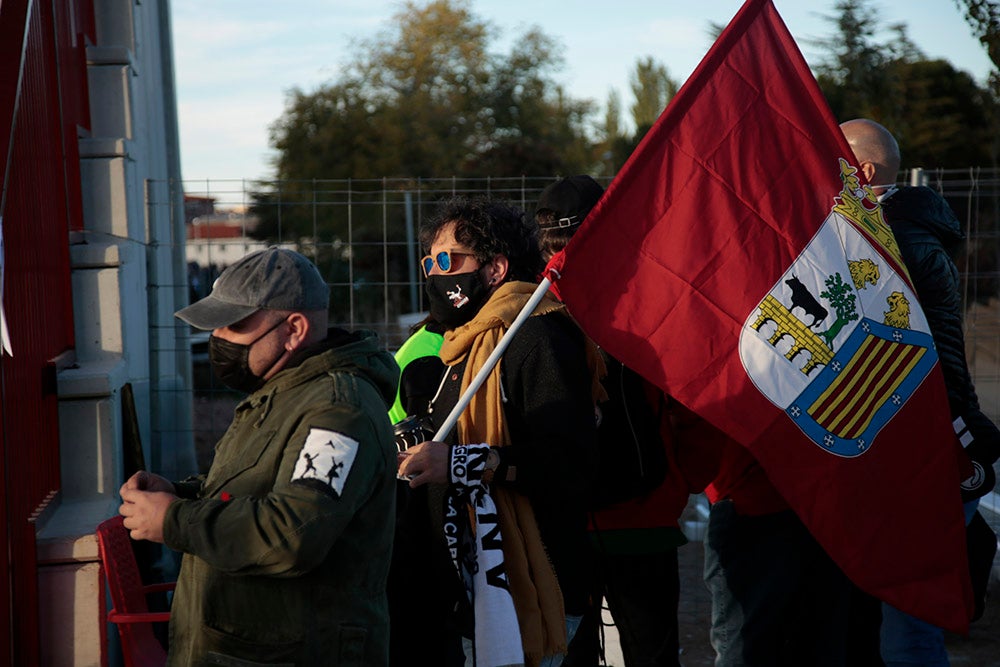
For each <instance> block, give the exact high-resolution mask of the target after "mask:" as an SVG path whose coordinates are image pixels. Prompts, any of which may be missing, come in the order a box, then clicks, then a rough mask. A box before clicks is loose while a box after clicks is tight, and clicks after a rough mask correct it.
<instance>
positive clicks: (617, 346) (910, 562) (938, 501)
mask: <svg viewBox="0 0 1000 667" xmlns="http://www.w3.org/2000/svg"><path fill="white" fill-rule="evenodd" d="M862 178H863V177H862V176H861V175H860V173H859V171H858V169H857V165H856V164H854V156H853V154H852V152H851V149H850V147H849V146H848V144H847V142H846V140H845V139H844V137H843V134H842V133H841V132H840V129H839V126H838V124H837V121H836V120H835V119H834V118H833V115H832V113H831V112H830V110H829V107H828V105H827V104H826V101H825V99H824V98H823V95H822V93H821V92H820V90H819V87H818V85H817V84H816V81H815V79H814V78H813V76H812V74H811V72H810V71H809V68H808V66H807V64H806V63H805V61H804V59H803V58H802V55H801V53H800V52H799V50H798V48H797V46H796V45H795V42H794V40H793V39H792V37H791V35H790V34H789V33H788V30H787V28H786V27H785V25H784V23H783V22H782V21H781V18H780V17H779V16H778V14H777V11H776V10H775V9H774V7H773V5H772V3H771V2H770V0H748V2H746V4H745V5H744V6H743V8H742V9H741V10H740V12H739V13H738V14H737V16H736V17H735V18H734V19H733V21H732V22H731V23H730V25H729V26H728V27H727V28H726V30H725V31H724V32H723V33H722V34H721V35H720V37H719V39H718V40H717V41H716V43H715V44H714V46H713V47H712V49H711V50H710V51H709V53H708V54H707V55H706V56H705V58H704V59H703V61H702V62H701V64H700V65H699V66H698V68H697V69H696V70H695V72H694V73H693V74H692V76H691V77H690V79H689V80H688V81H687V82H686V83H685V85H684V86H683V87H682V89H681V90H680V91H679V92H678V94H677V96H676V97H675V98H674V99H673V100H672V101H671V103H670V105H669V106H668V107H667V109H666V110H665V111H664V113H663V114H662V115H661V117H660V119H659V120H658V121H657V123H656V124H655V125H654V126H653V128H652V129H651V130H650V131H649V132H648V133H647V135H646V136H645V138H644V139H643V141H642V143H641V144H640V145H639V147H638V148H637V149H636V151H635V152H634V153H633V155H632V156H631V158H630V159H629V161H628V162H627V163H626V164H625V166H624V167H623V168H622V170H621V171H620V172H619V174H618V175H617V176H616V177H615V179H614V181H613V182H612V183H611V184H610V186H609V187H608V190H607V192H606V193H605V195H604V197H603V198H602V199H601V201H600V202H598V204H597V206H595V208H594V209H593V210H592V211H591V213H590V215H589V216H588V217H587V219H586V221H585V222H584V223H583V225H581V227H580V229H579V230H578V231H577V233H576V234H575V235H574V237H573V239H572V241H571V242H570V243H569V245H568V246H567V248H566V249H565V250H564V251H563V252H562V253H560V254H558V255H556V257H554V258H553V260H552V261H551V262H550V264H549V267H550V268H551V269H555V271H556V274H557V275H558V278H557V285H558V287H559V290H560V293H561V296H562V298H563V299H564V301H565V302H566V303H567V305H568V307H569V310H570V311H571V312H572V313H573V316H574V317H575V318H576V319H577V320H578V321H579V322H580V324H581V325H582V327H583V328H584V330H585V331H586V332H587V333H588V334H589V335H590V336H591V337H592V338H593V339H594V340H595V341H596V342H597V343H598V344H599V345H601V346H602V347H604V348H605V349H606V350H607V351H608V352H609V353H610V354H611V355H613V356H615V357H617V358H618V359H620V360H621V361H622V362H623V363H625V364H626V365H627V366H629V367H631V368H634V369H635V370H637V371H638V372H640V373H641V374H643V375H644V376H645V377H646V378H647V379H648V380H650V381H652V382H654V383H655V384H657V385H658V386H659V387H661V388H662V389H663V390H665V391H666V392H668V393H669V394H671V395H672V396H673V397H674V398H676V399H677V400H679V401H680V402H681V403H683V404H685V405H686V406H687V407H688V408H690V409H692V410H693V411H695V412H696V413H698V414H700V415H701V416H702V417H704V418H705V419H707V420H708V421H709V422H711V423H712V424H714V425H715V426H716V427H718V428H719V429H721V430H722V431H723V432H725V433H726V434H727V435H729V436H730V437H732V438H733V439H735V440H736V441H738V442H739V443H740V444H742V445H744V446H746V447H747V448H748V449H749V450H750V452H751V453H752V454H753V455H754V456H755V458H756V459H757V460H758V461H759V462H760V463H761V465H762V466H763V468H764V470H765V471H766V473H767V475H768V478H769V479H770V481H771V482H772V484H773V485H774V486H775V488H776V489H777V490H778V491H779V492H780V493H781V494H782V496H783V497H784V498H785V499H786V500H787V501H788V503H789V505H791V506H792V508H793V509H794V510H795V511H796V513H797V514H798V515H799V517H800V518H801V519H802V521H803V523H804V524H805V525H806V526H807V527H808V528H809V530H810V532H811V533H812V534H813V535H814V536H815V537H816V539H817V541H818V542H819V543H820V544H821V545H822V546H823V548H824V549H825V550H826V551H827V553H829V554H830V556H831V557H832V558H833V559H834V561H835V562H837V564H838V565H839V566H840V567H841V568H842V569H843V570H844V572H845V573H846V574H847V575H848V576H849V577H850V578H851V579H852V580H853V581H854V583H855V584H857V585H858V586H859V587H860V588H861V589H862V590H865V591H867V592H868V593H871V594H873V595H875V596H877V597H879V598H881V599H882V600H885V601H887V602H889V603H890V604H892V605H894V606H896V607H897V608H899V609H902V610H904V611H907V612H909V613H912V614H914V615H916V616H918V617H920V618H923V619H925V620H927V621H929V622H931V623H934V624H935V625H939V626H942V627H944V628H946V629H949V630H952V631H955V632H959V633H964V632H966V631H967V629H968V618H969V612H970V610H971V590H970V586H969V578H968V566H967V563H966V555H965V527H964V518H963V514H962V506H961V499H960V493H959V483H960V481H961V479H962V477H963V469H962V460H961V457H962V454H961V450H960V445H959V444H958V442H957V439H956V437H955V435H954V432H953V430H952V425H951V418H950V412H949V408H948V403H947V398H946V394H945V388H944V382H943V377H942V375H941V371H940V366H939V364H938V360H937V354H936V352H935V350H934V345H933V342H932V339H931V336H930V331H929V329H928V325H927V320H926V318H925V317H924V315H923V313H922V311H921V309H920V306H919V303H918V302H917V298H916V295H915V294H914V291H913V288H912V285H911V284H910V281H909V278H908V276H907V273H906V270H905V268H904V266H903V265H902V262H901V260H900V257H899V252H898V248H897V247H896V244H895V241H894V239H893V237H892V233H891V231H890V230H889V227H888V225H887V224H886V222H885V220H884V219H883V217H882V214H881V211H880V208H879V205H878V202H877V200H876V198H875V196H874V195H873V194H872V192H871V190H870V189H869V188H868V187H867V185H866V184H865V183H864V182H863V180H862ZM554 275H555V274H554Z"/></svg>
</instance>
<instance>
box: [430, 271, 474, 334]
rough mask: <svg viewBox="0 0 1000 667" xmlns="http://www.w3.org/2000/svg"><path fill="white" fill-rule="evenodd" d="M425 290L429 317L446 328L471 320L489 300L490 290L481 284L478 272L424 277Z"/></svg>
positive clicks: (452, 327)
mask: <svg viewBox="0 0 1000 667" xmlns="http://www.w3.org/2000/svg"><path fill="white" fill-rule="evenodd" d="M424 291H425V292H426V293H427V300H428V301H429V302H430V310H431V317H432V318H434V320H435V321H437V322H440V323H441V324H442V325H444V327H445V328H447V329H454V328H456V327H460V326H462V325H463V324H465V323H466V322H468V321H470V320H471V319H472V318H473V317H475V316H476V313H478V312H479V309H480V308H482V307H483V304H484V303H486V301H487V299H489V298H490V290H489V288H488V287H487V286H486V285H484V284H483V280H482V278H480V277H479V271H471V272H469V273H445V274H442V275H437V276H427V282H426V284H424Z"/></svg>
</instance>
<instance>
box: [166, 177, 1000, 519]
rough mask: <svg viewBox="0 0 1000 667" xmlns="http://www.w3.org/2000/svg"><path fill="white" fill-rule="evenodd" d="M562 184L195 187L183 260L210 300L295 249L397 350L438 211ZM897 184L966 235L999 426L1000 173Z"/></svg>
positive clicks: (219, 403) (341, 308)
mask: <svg viewBox="0 0 1000 667" xmlns="http://www.w3.org/2000/svg"><path fill="white" fill-rule="evenodd" d="M554 179H555V177H554V176H543V177H520V178H457V177H455V178H440V179H436V178H435V179H419V178H384V179H378V180H322V179H314V180H311V181H294V182H293V181H281V182H273V181H272V182H257V181H246V180H242V181H241V180H210V181H198V182H190V181H188V182H184V183H182V184H179V185H180V186H181V187H183V189H184V194H185V209H186V219H187V229H188V238H187V240H186V242H185V243H184V244H183V246H182V247H181V246H180V245H179V247H177V248H176V252H183V253H185V256H186V257H187V259H188V268H189V271H188V279H189V288H190V296H191V299H192V300H195V299H197V298H200V297H202V296H204V295H205V294H207V293H208V291H210V289H211V285H212V281H213V280H214V278H215V277H216V276H217V275H218V273H219V272H220V271H221V270H222V269H223V268H225V266H227V265H228V264H230V263H231V262H232V261H234V260H235V259H237V258H239V257H241V256H243V255H244V254H246V253H247V252H250V251H252V250H255V249H257V248H262V247H265V246H266V245H268V244H280V245H285V246H288V247H292V248H295V249H298V250H299V251H300V252H303V253H304V254H306V255H307V256H309V257H310V258H312V259H313V261H315V262H316V264H317V266H319V267H320V270H321V271H322V273H323V275H324V276H325V277H326V278H327V281H328V282H329V284H330V288H331V303H332V305H331V314H332V323H333V324H335V325H338V326H343V327H345V328H349V329H356V328H366V329H372V330H374V331H376V332H377V333H378V334H379V336H380V337H381V339H382V340H383V341H384V342H385V344H386V346H387V347H388V348H389V349H390V350H393V349H395V348H397V347H398V346H399V345H400V344H401V343H402V342H403V341H404V340H405V339H406V337H407V335H408V333H409V330H410V327H411V326H412V325H413V324H414V323H416V322H418V321H419V320H420V319H421V318H422V317H423V312H424V309H425V302H424V296H423V290H422V276H421V273H420V270H419V266H418V262H419V258H420V255H421V253H420V250H419V247H418V241H417V230H418V229H419V226H420V223H421V221H422V220H423V219H424V218H425V217H427V216H429V215H431V214H432V212H433V210H434V208H435V206H436V205H437V203H438V202H439V201H441V200H442V199H444V198H446V197H449V196H451V195H455V194H467V195H474V194H487V195H491V196H495V197H502V198H505V199H508V200H510V201H512V202H513V203H515V204H517V205H519V206H521V207H522V208H524V209H526V210H528V211H529V212H530V211H531V209H532V207H533V205H534V202H535V201H536V200H537V198H538V194H539V193H540V192H541V190H542V188H544V187H545V185H547V184H548V183H550V182H552V181H553V180H554ZM900 182H901V183H921V184H926V185H929V186H930V187H932V188H934V189H936V190H938V191H939V192H941V193H942V194H943V195H944V196H945V198H946V199H947V200H948V201H949V203H950V204H951V206H952V208H954V209H955V211H956V213H957V214H958V216H959V218H960V220H961V221H962V223H963V225H964V229H965V233H966V236H967V239H968V243H967V244H966V246H965V247H964V249H963V251H962V253H961V254H960V256H959V257H958V258H956V259H957V263H958V265H959V268H960V271H961V273H962V284H963V296H964V300H965V312H966V321H965V324H966V345H967V350H968V358H969V363H970V367H971V370H972V373H973V377H974V379H975V381H976V386H977V389H978V391H979V395H980V400H981V402H982V405H983V408H984V410H985V411H986V413H987V414H988V415H990V416H991V417H992V418H993V419H994V420H997V421H1000V301H998V291H1000V270H998V266H1000V261H998V259H1000V245H998V237H1000V231H998V220H1000V170H988V169H979V168H974V169H962V170H913V171H910V172H906V173H903V174H901V176H900ZM602 185H605V186H606V185H607V182H603V183H602ZM151 190H152V189H151ZM265 239H266V240H265ZM192 341H193V343H192V344H193V347H194V350H193V352H194V355H193V356H194V361H195V387H194V389H195V409H196V415H195V422H196V426H195V440H196V443H197V444H198V447H199V450H201V451H203V452H206V453H205V454H203V457H202V459H201V460H202V461H203V463H205V464H207V461H208V459H207V457H208V456H209V454H208V453H207V452H210V451H211V445H212V444H213V443H214V441H215V439H216V438H217V437H218V435H220V434H221V432H222V431H223V430H224V429H225V427H226V426H227V425H228V422H229V418H230V417H231V414H232V412H231V407H232V405H233V403H234V402H235V400H236V397H235V396H234V395H231V394H229V393H227V392H226V391H225V390H224V389H223V388H221V387H220V386H218V385H217V384H216V383H215V381H214V379H213V378H212V377H211V374H210V373H209V372H208V369H207V363H206V362H207V354H206V350H205V346H206V342H207V335H206V334H195V335H194V336H193V337H192ZM991 502H992V501H991ZM998 509H1000V508H998Z"/></svg>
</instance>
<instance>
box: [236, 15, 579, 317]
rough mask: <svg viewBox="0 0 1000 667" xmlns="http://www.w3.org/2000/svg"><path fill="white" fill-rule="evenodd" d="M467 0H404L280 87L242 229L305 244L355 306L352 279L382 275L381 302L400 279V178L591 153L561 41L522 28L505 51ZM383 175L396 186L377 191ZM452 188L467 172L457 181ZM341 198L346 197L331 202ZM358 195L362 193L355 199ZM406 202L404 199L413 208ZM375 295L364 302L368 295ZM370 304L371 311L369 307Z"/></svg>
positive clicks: (575, 161)
mask: <svg viewBox="0 0 1000 667" xmlns="http://www.w3.org/2000/svg"><path fill="white" fill-rule="evenodd" d="M469 4H470V3H469V2H468V0H432V1H430V2H426V3H419V4H418V3H417V2H415V1H413V0H411V1H409V2H406V3H405V4H404V5H403V6H402V7H401V9H400V10H399V12H398V13H397V14H396V15H395V16H394V17H393V19H392V21H391V23H390V24H389V26H390V27H388V28H387V29H386V30H384V31H383V32H381V33H380V34H379V35H377V36H376V37H375V38H374V39H371V40H368V41H364V42H360V43H358V44H356V45H355V47H354V48H355V54H354V56H353V58H352V60H351V62H350V63H349V65H348V66H347V67H345V68H344V70H343V71H342V72H341V73H340V75H339V76H338V77H337V78H336V79H335V80H333V81H331V82H330V83H327V84H325V85H322V86H319V87H318V88H317V89H316V90H314V91H311V92H307V91H303V90H301V89H294V90H292V91H291V93H290V94H289V96H288V99H287V103H286V107H285V110H284V112H283V113H282V115H281V116H280V117H279V118H278V119H277V120H276V121H275V122H274V123H273V124H272V125H271V128H270V142H271V145H272V147H273V148H274V149H275V150H276V155H277V157H276V159H275V161H274V170H275V176H276V178H277V179H278V180H277V181H275V183H273V184H262V185H261V187H260V188H259V192H257V193H255V194H254V195H253V206H252V212H253V213H255V214H256V216H257V217H258V219H259V220H260V222H259V224H258V227H257V229H256V231H255V236H257V237H258V238H262V239H267V240H269V241H271V242H274V241H279V240H280V241H296V242H299V243H305V244H307V246H308V247H309V248H313V249H315V252H314V253H313V256H314V258H315V259H316V260H317V262H318V263H320V264H321V265H322V267H323V269H324V275H328V276H334V277H335V280H336V281H337V282H343V283H344V285H345V286H346V287H345V288H344V289H345V293H344V294H342V295H334V298H333V299H332V302H333V303H334V304H335V307H337V306H336V304H343V303H347V302H348V301H351V300H353V303H354V306H355V311H356V312H361V313H362V317H364V316H365V315H366V311H365V308H366V303H367V301H366V298H365V296H364V292H365V287H364V286H366V285H371V284H386V283H389V284H392V285H396V284H397V283H398V285H399V286H398V287H396V286H393V287H392V288H391V290H390V292H391V293H390V304H389V308H391V309H393V310H394V311H395V312H402V311H404V310H406V309H405V308H404V307H402V304H401V303H400V302H401V301H402V299H403V298H405V297H404V292H405V291H406V289H407V287H408V276H407V275H406V273H405V271H406V254H405V253H386V252H384V247H383V246H382V245H381V243H382V241H383V240H385V241H388V242H390V243H400V244H402V243H405V242H406V235H405V231H406V225H405V220H406V215H405V213H406V208H405V206H404V205H403V203H402V202H403V201H404V200H405V197H406V191H413V190H416V189H417V182H418V179H421V178H433V177H448V176H455V177H456V178H463V177H467V178H472V177H475V176H493V177H495V176H521V175H524V174H554V173H571V172H586V171H590V170H591V169H592V167H593V166H594V165H595V164H597V153H596V152H595V150H594V147H593V146H592V145H591V142H590V140H589V139H588V137H587V135H586V132H585V130H584V128H585V121H586V118H587V116H588V114H589V113H591V107H590V103H589V102H586V101H580V100H575V99H573V98H572V97H570V96H569V95H567V94H566V93H565V91H564V90H563V89H562V88H561V86H560V85H558V83H557V82H556V80H555V75H556V73H557V72H558V71H559V70H560V68H561V67H562V65H563V61H562V57H561V55H560V54H561V52H562V49H561V48H559V45H558V44H557V43H556V42H555V41H554V40H553V39H552V38H550V37H548V36H546V35H545V34H544V33H543V32H542V31H541V30H539V29H537V28H534V29H530V30H527V31H526V32H525V33H524V34H523V35H521V36H519V37H518V38H517V39H515V40H513V42H512V43H513V45H514V46H513V47H511V48H510V50H509V52H507V53H497V52H494V51H493V49H492V44H493V42H494V40H495V38H496V36H497V31H496V29H495V28H494V27H493V26H492V25H490V24H489V23H488V22H486V21H483V20H480V19H479V18H477V17H476V16H475V15H473V13H472V12H471V10H470V8H469ZM383 178H392V179H394V180H393V183H395V184H396V185H395V186H394V187H395V188H396V189H398V195H397V194H396V193H394V192H386V191H385V183H384V182H383V181H382V180H381V179H383ZM456 187H457V188H458V189H463V190H469V189H472V188H473V187H474V186H471V185H465V184H461V183H459V182H458V181H457V180H456ZM348 201H350V202H351V204H352V206H351V207H348V206H345V204H346V203H348ZM366 202H371V203H372V204H373V205H372V206H357V205H356V204H363V203H366ZM420 214H421V213H420V211H417V212H416V215H417V216H419V215H420ZM381 303H382V301H381V295H379V296H378V298H373V299H371V307H372V308H375V307H381V306H380V305H381ZM379 318H380V314H379V313H372V320H377V319H379Z"/></svg>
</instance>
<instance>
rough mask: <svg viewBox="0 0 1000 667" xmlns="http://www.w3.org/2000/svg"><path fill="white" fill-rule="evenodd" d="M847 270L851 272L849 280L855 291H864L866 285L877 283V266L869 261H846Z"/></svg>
mask: <svg viewBox="0 0 1000 667" xmlns="http://www.w3.org/2000/svg"><path fill="white" fill-rule="evenodd" d="M847 268H849V269H850V270H851V280H852V281H853V282H854V287H855V288H856V289H864V288H865V284H866V283H871V284H872V285H874V284H875V283H877V282H878V264H876V263H875V262H873V261H871V260H870V259H859V260H858V261H856V262H852V261H851V260H848V261H847ZM897 294H898V292H897Z"/></svg>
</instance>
